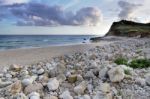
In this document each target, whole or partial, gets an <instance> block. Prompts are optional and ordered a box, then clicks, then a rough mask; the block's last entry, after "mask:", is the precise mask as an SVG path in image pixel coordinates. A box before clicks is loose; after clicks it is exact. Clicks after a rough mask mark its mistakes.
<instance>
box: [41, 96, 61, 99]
mask: <svg viewBox="0 0 150 99" xmlns="http://www.w3.org/2000/svg"><path fill="white" fill-rule="evenodd" d="M43 99H58V97H56V96H46V97H44V98H43Z"/></svg>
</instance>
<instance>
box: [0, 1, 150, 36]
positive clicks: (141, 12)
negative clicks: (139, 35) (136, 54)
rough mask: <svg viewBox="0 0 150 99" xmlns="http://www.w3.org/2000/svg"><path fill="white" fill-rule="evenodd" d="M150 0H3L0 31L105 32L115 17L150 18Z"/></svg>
mask: <svg viewBox="0 0 150 99" xmlns="http://www.w3.org/2000/svg"><path fill="white" fill-rule="evenodd" d="M149 5H150V0H0V34H23V35H28V34H31V35H32V34H35V35H36V34H43V35H45V34H49V35H51V34H54V35H56V34H67V35H74V34H77V35H79V34H80V35H104V34H105V33H107V31H108V30H109V28H110V27H111V25H112V23H113V22H114V21H119V20H132V21H136V22H142V23H147V22H150V7H149Z"/></svg>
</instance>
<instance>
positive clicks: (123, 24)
mask: <svg viewBox="0 0 150 99" xmlns="http://www.w3.org/2000/svg"><path fill="white" fill-rule="evenodd" d="M106 36H125V37H140V38H143V37H150V23H147V24H144V23H136V22H133V21H126V20H121V21H119V22H114V23H113V24H112V26H111V28H110V30H109V32H108V33H107V34H106Z"/></svg>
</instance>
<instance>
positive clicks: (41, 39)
mask: <svg viewBox="0 0 150 99" xmlns="http://www.w3.org/2000/svg"><path fill="white" fill-rule="evenodd" d="M91 37H93V36H92V35H0V50H7V49H18V48H35V47H47V46H59V45H70V44H81V43H84V42H89V39H90V38H91Z"/></svg>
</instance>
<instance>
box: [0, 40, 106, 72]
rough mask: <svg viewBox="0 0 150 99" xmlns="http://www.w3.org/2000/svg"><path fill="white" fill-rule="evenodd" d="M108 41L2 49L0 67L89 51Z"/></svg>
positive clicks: (28, 63) (32, 62) (26, 63)
mask: <svg viewBox="0 0 150 99" xmlns="http://www.w3.org/2000/svg"><path fill="white" fill-rule="evenodd" d="M106 43H107V42H105V41H103V42H99V43H83V44H68V45H59V46H48V47H40V48H23V49H10V50H2V51H0V69H1V70H2V68H3V67H5V66H10V65H11V64H19V65H30V64H34V63H38V62H40V61H42V62H43V61H48V60H50V59H52V58H53V57H58V56H62V55H68V54H74V53H76V52H84V51H88V50H89V49H91V48H94V47H96V46H99V45H103V44H106Z"/></svg>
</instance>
